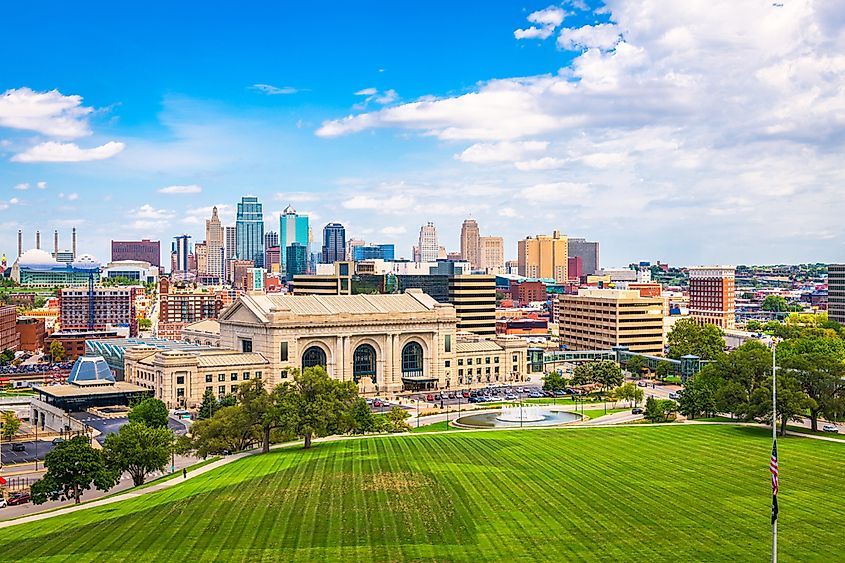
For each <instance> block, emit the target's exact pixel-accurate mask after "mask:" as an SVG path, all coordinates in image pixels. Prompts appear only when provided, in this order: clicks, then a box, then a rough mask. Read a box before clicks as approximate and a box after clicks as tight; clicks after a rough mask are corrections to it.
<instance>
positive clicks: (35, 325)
mask: <svg viewBox="0 0 845 563" xmlns="http://www.w3.org/2000/svg"><path fill="white" fill-rule="evenodd" d="M15 328H16V330H17V331H18V337H19V338H20V347H19V349H20V350H24V351H26V352H41V351H42V350H44V339H45V338H46V337H47V330H46V329H45V328H44V319H39V318H36V317H21V318H18V322H17V323H16V325H15Z"/></svg>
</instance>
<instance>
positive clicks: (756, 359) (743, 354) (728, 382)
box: [701, 340, 772, 419]
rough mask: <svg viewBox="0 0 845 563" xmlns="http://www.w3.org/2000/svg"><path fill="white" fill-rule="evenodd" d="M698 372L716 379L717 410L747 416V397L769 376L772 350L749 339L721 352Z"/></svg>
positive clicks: (751, 411) (750, 414) (748, 402)
mask: <svg viewBox="0 0 845 563" xmlns="http://www.w3.org/2000/svg"><path fill="white" fill-rule="evenodd" d="M701 373H705V376H706V377H713V378H716V380H717V381H718V382H719V384H718V390H717V391H716V393H715V400H716V405H717V407H718V408H719V411H720V412H730V413H731V414H733V415H734V416H737V417H739V418H743V419H751V418H753V409H752V408H751V397H752V395H753V394H754V391H755V390H756V389H758V388H760V387H761V386H763V385H764V384H765V382H766V379H767V378H769V377H771V375H772V353H771V350H769V349H768V348H766V346H765V345H763V344H761V343H760V342H758V341H756V340H752V341H749V342H746V343H745V344H743V345H742V346H740V347H739V348H737V349H736V350H733V351H732V352H731V353H729V354H721V355H720V356H719V358H718V359H717V360H716V361H715V362H712V363H710V364H709V365H707V366H705V368H704V369H703V370H702V372H701Z"/></svg>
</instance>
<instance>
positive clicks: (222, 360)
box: [197, 351, 270, 368]
mask: <svg viewBox="0 0 845 563" xmlns="http://www.w3.org/2000/svg"><path fill="white" fill-rule="evenodd" d="M197 356H198V359H199V364H198V365H199V367H201V368H214V367H231V366H242V365H256V364H269V363H270V362H268V361H267V359H266V358H265V357H264V356H262V355H261V354H258V353H255V352H251V353H250V352H234V351H227V352H226V353H220V354H213V353H199V354H197Z"/></svg>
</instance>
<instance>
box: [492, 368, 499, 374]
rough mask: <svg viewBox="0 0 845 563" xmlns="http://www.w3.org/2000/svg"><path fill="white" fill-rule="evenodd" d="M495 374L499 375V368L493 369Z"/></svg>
mask: <svg viewBox="0 0 845 563" xmlns="http://www.w3.org/2000/svg"><path fill="white" fill-rule="evenodd" d="M493 373H496V374H498V373H499V366H496V367H494V368H493Z"/></svg>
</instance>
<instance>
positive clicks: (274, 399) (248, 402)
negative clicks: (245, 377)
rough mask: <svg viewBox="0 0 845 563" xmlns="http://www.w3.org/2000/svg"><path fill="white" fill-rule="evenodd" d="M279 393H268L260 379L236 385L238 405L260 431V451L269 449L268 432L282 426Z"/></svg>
mask: <svg viewBox="0 0 845 563" xmlns="http://www.w3.org/2000/svg"><path fill="white" fill-rule="evenodd" d="M280 397H281V395H280V394H279V393H275V392H274V393H273V394H270V393H268V392H267V389H266V388H265V387H264V381H263V380H261V379H252V380H250V381H248V382H246V383H242V384H241V385H240V386H239V387H238V403H240V404H239V407H240V408H242V409H243V410H244V412H245V413H246V416H248V417H249V419H250V420H252V423H253V425H255V426H256V427H257V428H258V429H259V431H260V432H261V451H262V452H263V453H267V452H269V451H270V432H271V431H272V430H274V429H276V428H279V427H281V426H282V413H281V409H280V407H279V402H280V401H279V399H280Z"/></svg>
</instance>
